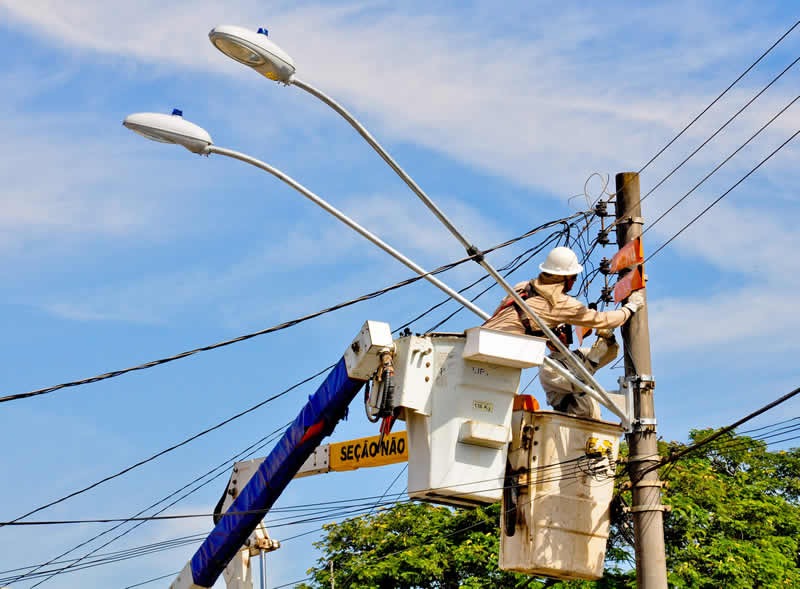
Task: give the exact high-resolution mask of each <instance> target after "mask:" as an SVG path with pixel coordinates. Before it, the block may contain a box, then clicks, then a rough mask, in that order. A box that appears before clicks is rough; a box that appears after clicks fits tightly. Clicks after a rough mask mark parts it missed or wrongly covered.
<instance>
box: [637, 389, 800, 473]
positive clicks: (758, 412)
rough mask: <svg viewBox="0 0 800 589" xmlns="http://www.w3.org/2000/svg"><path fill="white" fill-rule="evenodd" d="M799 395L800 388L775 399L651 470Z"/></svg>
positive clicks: (706, 443)
mask: <svg viewBox="0 0 800 589" xmlns="http://www.w3.org/2000/svg"><path fill="white" fill-rule="evenodd" d="M797 394H800V387H798V388H796V389H794V390H793V391H791V392H789V393H787V394H785V395H783V396H782V397H779V398H777V399H775V400H774V401H772V402H771V403H767V404H766V405H764V406H763V407H761V408H759V409H756V410H755V411H753V412H752V413H749V414H748V415H746V416H744V417H743V418H741V419H739V420H738V421H736V422H734V423H732V424H730V425H727V426H725V427H723V428H721V429H720V430H718V431H717V432H715V433H714V434H712V435H710V436H708V437H707V438H703V439H702V440H701V441H699V442H697V443H695V444H692V445H690V446H687V447H685V448H684V449H682V450H680V451H678V452H675V453H673V454H671V455H670V456H668V457H666V458H663V459H662V460H661V462H660V463H659V464H657V465H656V466H652V467H650V468H651V469H652V468H660V467H661V466H664V465H665V464H669V463H671V462H676V461H677V460H680V459H681V458H683V457H684V456H686V455H687V454H689V453H691V452H694V451H695V450H697V449H699V448H702V447H703V446H706V445H708V444H710V443H711V442H713V441H714V440H716V439H717V438H719V437H720V436H723V435H725V434H727V433H729V432H731V431H733V430H735V429H736V428H737V427H739V426H740V425H742V424H743V423H747V422H748V421H750V420H751V419H754V418H756V417H758V416H759V415H761V414H762V413H765V412H767V411H769V410H770V409H773V408H774V407H777V406H778V405H780V404H781V403H785V402H786V401H788V400H789V399H791V398H793V397H795V396H796V395H797Z"/></svg>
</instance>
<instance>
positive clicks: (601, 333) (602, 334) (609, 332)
mask: <svg viewBox="0 0 800 589" xmlns="http://www.w3.org/2000/svg"><path fill="white" fill-rule="evenodd" d="M596 333H597V337H599V338H602V339H604V340H612V341H613V340H614V330H613V329H598V330H597V332H596Z"/></svg>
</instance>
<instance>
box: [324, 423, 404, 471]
mask: <svg viewBox="0 0 800 589" xmlns="http://www.w3.org/2000/svg"><path fill="white" fill-rule="evenodd" d="M379 439H380V436H371V437H369V438H359V439H357V440H350V441H348V442H339V443H338V444H331V449H330V460H331V470H337V471H338V470H355V469H357V468H363V467H367V466H383V465H385V464H395V463H396V462H406V461H407V460H408V438H407V437H406V432H404V431H402V432H396V433H393V434H389V435H388V436H384V437H383V441H382V442H381V443H380V445H379V444H378V440H379Z"/></svg>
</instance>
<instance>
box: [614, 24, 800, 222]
mask: <svg viewBox="0 0 800 589" xmlns="http://www.w3.org/2000/svg"><path fill="white" fill-rule="evenodd" d="M798 25H800V20H798V21H796V22H795V23H794V24H793V25H792V26H791V27H789V29H787V30H786V31H785V32H784V33H783V34H782V35H781V36H780V37H779V38H778V39H777V40H776V41H775V42H774V43H773V44H772V45H770V47H768V48H767V49H766V50H765V51H764V52H763V53H762V54H761V55H760V56H759V57H758V59H756V60H755V61H754V62H753V63H751V64H750V65H749V66H748V67H747V69H745V70H744V71H743V72H742V73H741V74H740V75H739V76H738V77H737V78H736V79H735V80H734V81H733V82H731V83H730V84H729V85H728V87H727V88H725V90H723V91H722V92H721V93H720V94H719V95H718V96H717V97H716V98H715V99H714V100H712V101H711V102H710V103H709V104H708V105H707V106H706V107H705V108H704V109H703V110H702V111H701V112H700V113H699V114H698V115H697V116H695V117H694V118H693V119H692V120H691V121H689V124H687V125H686V126H685V127H684V128H683V129H681V131H680V132H679V133H678V134H677V135H676V136H675V137H673V138H672V139H671V140H670V141H669V142H667V144H666V145H665V146H664V147H662V148H661V149H660V150H659V151H658V152H657V153H656V154H655V155H654V156H653V157H651V158H650V159H649V160H648V161H647V163H645V164H644V165H643V166H642V167H641V168H639V171H638V172H637V173H639V174H641V173H642V172H643V171H644V170H645V169H647V168H648V167H649V166H650V164H652V163H653V162H654V161H655V160H656V159H657V158H658V157H659V156H660V155H661V154H662V153H664V152H665V151H666V150H667V149H668V148H669V147H670V146H671V145H672V144H673V143H675V141H677V140H678V139H679V138H680V137H681V136H682V135H683V134H684V133H685V132H686V131H687V130H689V128H690V127H691V126H692V125H694V124H695V123H696V122H697V121H698V120H699V119H700V117H702V116H703V115H704V114H705V113H706V112H708V111H709V109H711V107H712V106H714V105H715V104H716V103H717V102H719V100H720V99H721V98H722V97H723V96H725V94H727V93H728V92H729V91H730V90H731V88H733V87H734V86H735V85H736V84H737V83H739V81H740V80H741V79H742V78H744V77H745V76H746V75H747V74H748V73H749V72H750V71H751V70H752V69H753V68H754V67H755V66H756V65H758V64H759V63H760V62H761V60H762V59H764V58H765V57H766V56H767V55H769V54H770V53H771V52H772V50H773V49H775V47H777V46H778V45H779V44H780V43H781V41H783V40H784V39H785V38H786V37H787V36H788V35H789V34H790V33H791V32H792V31H793V30H794V29H795V28H797V26H798ZM792 65H794V63H793V64H792ZM790 67H791V66H790ZM787 69H788V68H787ZM781 75H783V74H781ZM779 77H780V76H779ZM773 82H774V80H773ZM771 84H772V82H770V85H771ZM742 110H744V109H742ZM740 112H741V111H740ZM738 114H739V113H737V114H736V115H734V117H733V118H735V117H736V116H738ZM729 122H730V121H729ZM726 125H727V123H726ZM712 137H713V135H712ZM709 140H710V139H709ZM706 143H707V141H706ZM703 145H705V143H704V144H703ZM703 145H701V146H700V148H702V147H703ZM700 148H698V150H697V151H699V149H700ZM695 153H696V152H695ZM692 156H694V153H692V154H691V155H690V156H689V158H691V157H692ZM689 158H687V160H688V159H689ZM685 162H686V160H685V161H684V162H683V163H685ZM683 163H681V166H682V165H683ZM678 167H680V166H678ZM676 169H677V168H676ZM674 171H675V170H673V172H674ZM669 175H672V172H670V174H669ZM669 175H668V176H667V177H669ZM664 180H666V178H665V179H664ZM662 182H663V181H662ZM653 190H655V189H653ZM653 190H651V191H650V192H648V193H647V194H646V195H645V196H644V197H643V198H642V199H641V200H642V201H644V199H645V198H647V196H649V195H650V194H651V193H652V192H653ZM613 196H616V194H614V195H613ZM612 198H613V197H612ZM628 212H629V211H624V213H623V214H622V215H619V218H618V219H617V220H616V221H614V222H612V223H611V225H610V226H609V227H608V228H607V230H610V229H612V228H613V227H615V226H616V225H617V224H618V223H619V222H620V219H622V218H625V217H626V216H627V215H628Z"/></svg>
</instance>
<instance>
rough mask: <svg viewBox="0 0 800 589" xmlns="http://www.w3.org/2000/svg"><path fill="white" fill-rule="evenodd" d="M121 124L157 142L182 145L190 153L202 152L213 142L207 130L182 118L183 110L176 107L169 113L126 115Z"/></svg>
mask: <svg viewBox="0 0 800 589" xmlns="http://www.w3.org/2000/svg"><path fill="white" fill-rule="evenodd" d="M122 124H123V125H125V126H126V127H127V128H128V129H130V130H131V131H134V132H135V133H138V134H139V135H141V136H142V137H147V138H148V139H152V140H153V141H158V142H159V143H174V144H176V145H183V146H184V147H185V148H186V149H188V150H189V151H191V152H192V153H199V154H204V153H206V150H207V149H208V147H209V146H210V145H212V144H213V143H214V142H213V141H211V135H209V134H208V131H206V130H205V129H203V128H202V127H198V126H197V125H195V124H194V123H190V122H189V121H187V120H186V119H184V118H183V112H182V111H180V110H178V109H177V108H176V109H173V110H172V114H171V115H165V114H163V113H157V112H140V113H136V114H132V115H128V116H127V117H125V120H124V121H123V122H122Z"/></svg>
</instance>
